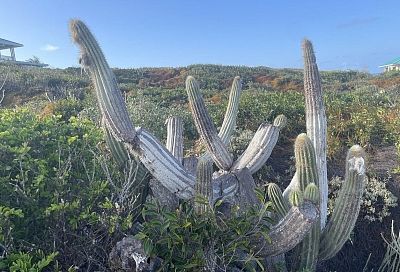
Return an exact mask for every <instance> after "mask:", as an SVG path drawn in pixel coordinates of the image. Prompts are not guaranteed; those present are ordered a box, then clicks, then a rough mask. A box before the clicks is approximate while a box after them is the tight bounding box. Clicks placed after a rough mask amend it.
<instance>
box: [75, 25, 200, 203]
mask: <svg viewBox="0 0 400 272" xmlns="http://www.w3.org/2000/svg"><path fill="white" fill-rule="evenodd" d="M70 31H71V35H72V38H73V40H74V42H75V43H77V44H78V45H79V47H80V49H81V53H82V56H81V58H82V64H83V65H84V67H85V69H87V70H88V71H89V74H90V75H91V78H92V81H93V83H94V85H95V90H96V94H97V99H98V102H99V105H100V110H101V112H102V115H103V116H104V118H105V121H106V122H105V123H106V124H107V127H108V129H109V130H110V132H111V134H112V136H114V137H115V138H116V140H117V141H122V142H123V143H124V145H125V146H126V147H127V149H128V151H129V152H130V153H131V154H132V155H134V156H137V157H138V158H139V159H140V161H141V162H142V163H143V164H144V166H145V167H146V168H147V169H148V170H149V171H150V173H151V174H152V175H153V176H154V177H155V178H156V179H158V180H160V181H161V182H163V183H165V184H164V186H165V187H167V188H168V189H169V190H170V191H171V192H174V193H177V195H178V196H180V197H182V198H190V197H191V196H192V195H193V191H194V176H193V175H191V174H189V173H187V172H186V171H185V170H184V169H183V167H182V166H181V165H180V164H179V162H178V161H177V160H176V159H175V158H174V157H173V156H172V155H171V153H170V152H169V151H168V150H167V149H166V148H164V147H163V146H162V145H161V143H160V142H159V141H158V140H156V139H155V138H154V137H153V136H152V135H151V134H150V133H148V132H147V131H145V130H141V129H134V127H133V123H132V122H131V120H130V119H129V116H128V111H127V109H126V106H125V102H124V100H123V98H122V95H121V92H120V91H119V89H118V86H117V83H116V80H115V77H114V74H113V73H112V71H111V69H110V67H109V66H108V64H107V62H106V60H105V58H104V55H103V53H102V51H101V49H100V47H99V45H98V44H97V41H96V40H95V38H94V37H93V35H92V34H91V33H90V31H89V29H88V28H87V27H86V25H85V24H84V23H83V22H81V21H79V20H72V21H71V22H70Z"/></svg>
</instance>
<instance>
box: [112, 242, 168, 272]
mask: <svg viewBox="0 0 400 272" xmlns="http://www.w3.org/2000/svg"><path fill="white" fill-rule="evenodd" d="M109 264H110V269H111V271H118V272H123V271H136V272H152V271H156V269H157V268H159V267H160V265H161V259H160V258H154V259H152V258H150V257H148V256H147V255H146V253H145V252H144V250H143V244H142V242H141V241H139V240H137V239H135V238H134V237H133V236H128V237H125V238H124V239H122V240H121V241H120V242H118V243H117V244H116V245H115V247H114V248H113V249H112V250H111V253H110V255H109Z"/></svg>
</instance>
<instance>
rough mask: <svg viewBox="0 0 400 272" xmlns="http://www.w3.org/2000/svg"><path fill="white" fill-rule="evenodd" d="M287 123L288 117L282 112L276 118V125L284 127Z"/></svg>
mask: <svg viewBox="0 0 400 272" xmlns="http://www.w3.org/2000/svg"><path fill="white" fill-rule="evenodd" d="M286 125H287V118H286V116H285V115H283V114H280V115H278V116H277V117H276V118H275V120H274V126H276V127H278V128H280V129H282V128H284V127H285V126H286Z"/></svg>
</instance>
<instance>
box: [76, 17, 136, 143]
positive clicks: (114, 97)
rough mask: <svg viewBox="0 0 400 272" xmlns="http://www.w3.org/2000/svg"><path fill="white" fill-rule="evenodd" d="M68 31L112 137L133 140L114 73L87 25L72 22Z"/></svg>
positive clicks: (131, 124) (126, 112)
mask: <svg viewBox="0 0 400 272" xmlns="http://www.w3.org/2000/svg"><path fill="white" fill-rule="evenodd" d="M70 32H71V36H72V39H73V41H74V42H75V43H76V44H78V45H79V47H80V49H81V64H82V65H83V66H84V68H85V69H86V70H88V72H89V74H90V76H91V78H92V81H93V83H94V85H95V86H96V95H97V98H98V101H99V105H100V109H101V112H102V115H103V116H104V117H105V119H106V121H107V123H108V125H109V128H110V129H111V132H112V134H113V135H116V136H117V137H118V138H119V139H124V140H125V141H132V140H133V138H134V137H135V129H134V126H133V123H132V122H131V120H130V119H129V116H128V111H127V109H126V107H125V106H124V100H123V98H122V95H121V93H120V91H119V89H118V86H117V82H116V80H115V77H114V74H113V73H112V71H111V69H110V67H109V66H108V64H107V62H106V59H105V57H104V55H103V52H102V51H101V49H100V47H99V45H98V43H97V41H96V39H95V38H94V37H93V35H92V33H91V32H90V30H89V29H88V28H87V26H86V25H85V24H84V23H83V22H81V21H79V20H71V22H70Z"/></svg>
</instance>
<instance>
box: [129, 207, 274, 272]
mask: <svg viewBox="0 0 400 272" xmlns="http://www.w3.org/2000/svg"><path fill="white" fill-rule="evenodd" d="M196 202H198V203H199V204H200V205H209V204H207V203H208V201H207V200H204V199H203V200H202V199H197V200H196ZM221 204H222V202H218V203H217V206H218V205H221ZM222 205H223V204H222ZM215 209H218V207H210V210H209V211H208V212H205V213H203V214H201V215H199V214H198V213H197V212H196V211H195V209H194V208H193V205H192V203H190V202H183V203H181V204H180V205H179V207H178V209H176V210H174V211H169V210H166V209H165V208H163V207H160V206H159V205H157V204H152V203H149V204H146V206H145V208H144V209H143V212H142V215H143V218H144V220H145V221H144V223H143V228H142V229H141V231H140V232H139V233H138V234H137V235H136V238H138V239H140V240H141V241H142V242H143V244H144V249H145V251H147V254H148V255H149V256H158V257H160V258H162V259H163V269H164V270H163V271H197V270H201V269H202V268H204V267H205V266H206V261H207V255H208V254H209V252H208V251H209V250H210V246H211V247H212V249H211V250H213V251H214V252H213V255H214V261H215V262H216V266H217V267H218V268H221V269H223V270H224V269H225V270H224V271H229V267H230V266H232V264H238V263H241V265H242V266H243V267H247V268H250V267H253V268H256V267H259V268H260V269H263V267H264V264H263V261H262V259H263V258H262V257H260V256H258V255H257V251H255V250H254V248H253V246H252V243H251V239H250V237H252V236H255V235H262V236H263V237H264V238H265V239H266V240H268V239H269V238H268V231H269V229H268V227H266V226H267V225H270V224H271V222H272V220H271V219H270V218H269V216H268V214H269V213H270V212H271V211H272V207H271V203H270V202H264V203H263V207H262V209H260V210H255V209H250V210H248V211H241V210H240V209H238V207H233V208H232V209H231V214H232V216H231V217H230V218H226V217H225V216H224V215H222V214H219V213H218V212H215ZM210 242H212V245H210ZM226 269H227V270H226Z"/></svg>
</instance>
